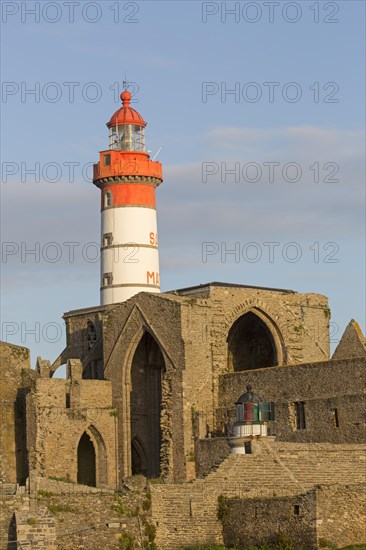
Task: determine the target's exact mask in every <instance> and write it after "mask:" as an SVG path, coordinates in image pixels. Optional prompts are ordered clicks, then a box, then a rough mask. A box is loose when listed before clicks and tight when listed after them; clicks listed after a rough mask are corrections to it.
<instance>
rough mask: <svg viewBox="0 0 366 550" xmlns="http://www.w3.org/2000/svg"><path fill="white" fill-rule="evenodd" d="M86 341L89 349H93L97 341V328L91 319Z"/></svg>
mask: <svg viewBox="0 0 366 550" xmlns="http://www.w3.org/2000/svg"><path fill="white" fill-rule="evenodd" d="M86 341H87V347H88V351H89V350H91V349H92V347H93V346H94V344H95V342H96V341H97V331H96V330H95V325H94V323H92V322H91V321H88V326H87V329H86Z"/></svg>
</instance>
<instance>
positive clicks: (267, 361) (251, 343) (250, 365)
mask: <svg viewBox="0 0 366 550" xmlns="http://www.w3.org/2000/svg"><path fill="white" fill-rule="evenodd" d="M227 343H228V370H229V371H231V372H232V371H234V372H238V371H243V370H252V369H261V368H266V367H272V366H275V365H277V364H278V353H277V349H276V345H275V341H274V338H273V335H272V333H271V330H270V329H269V327H268V325H267V324H266V322H265V321H264V320H263V319H262V318H261V317H259V316H258V315H256V314H255V313H254V312H253V311H248V312H247V313H245V314H244V315H242V316H241V317H239V319H237V320H236V321H235V323H234V324H233V326H232V327H231V329H230V331H229V335H228V338H227Z"/></svg>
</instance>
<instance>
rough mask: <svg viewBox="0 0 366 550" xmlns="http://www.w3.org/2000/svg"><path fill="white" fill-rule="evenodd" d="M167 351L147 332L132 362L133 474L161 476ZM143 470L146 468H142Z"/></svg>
mask: <svg viewBox="0 0 366 550" xmlns="http://www.w3.org/2000/svg"><path fill="white" fill-rule="evenodd" d="M164 371H165V362H164V358H163V354H162V352H161V350H160V347H159V345H158V344H157V342H156V340H155V339H154V337H153V336H152V335H151V334H150V333H149V332H145V333H144V334H143V336H142V338H141V340H140V342H139V344H138V346H137V348H136V351H135V353H134V356H133V359H132V364H131V393H130V419H131V467H132V474H135V473H136V474H137V473H144V474H145V475H146V476H147V477H159V476H160V473H161V472H160V459H161V444H162V433H161V425H160V416H161V405H162V376H163V373H164ZM141 469H143V471H141Z"/></svg>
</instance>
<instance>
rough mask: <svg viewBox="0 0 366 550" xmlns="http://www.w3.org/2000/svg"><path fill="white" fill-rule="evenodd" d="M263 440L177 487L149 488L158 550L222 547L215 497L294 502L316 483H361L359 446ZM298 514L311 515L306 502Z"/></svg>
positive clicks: (362, 464) (362, 463)
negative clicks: (289, 498) (186, 546)
mask: <svg viewBox="0 0 366 550" xmlns="http://www.w3.org/2000/svg"><path fill="white" fill-rule="evenodd" d="M265 439H266V438H259V439H256V441H255V443H254V444H253V449H254V454H249V455H229V456H228V457H227V458H226V459H225V460H224V461H223V462H222V464H221V465H220V467H219V468H218V469H217V470H215V471H213V472H212V473H210V474H209V475H207V476H206V477H205V478H204V479H198V480H196V481H194V482H191V483H185V484H181V485H172V484H169V485H152V487H151V490H152V519H153V521H154V523H155V524H156V526H157V544H158V547H159V548H160V549H161V550H175V549H178V548H180V547H181V546H184V545H190V544H192V545H193V544H204V543H222V542H223V532H222V525H221V522H219V521H218V517H217V513H218V498H219V497H221V496H223V497H227V498H240V499H270V500H274V499H278V498H282V497H286V498H287V497H294V500H296V499H295V497H296V498H297V497H298V496H299V495H306V494H307V493H309V491H311V490H313V489H314V487H315V486H316V485H321V486H322V487H323V486H327V487H330V486H331V485H334V484H339V485H345V484H347V485H348V486H349V487H351V486H353V487H355V486H356V485H357V486H358V485H359V484H361V483H362V484H364V483H365V450H366V446H365V445H363V446H359V445H330V444H295V443H281V442H278V443H276V442H273V441H272V442H271V441H265ZM304 498H305V500H304V503H305V504H306V497H304ZM309 498H310V497H309ZM300 500H301V499H300ZM288 502H289V503H290V504H291V505H292V504H293V505H295V504H298V505H300V513H301V501H300V502H292V501H290V500H289V501H288ZM308 502H310V501H308ZM305 504H304V506H305ZM335 505H336V504H335ZM271 506H272V505H270V508H271ZM280 508H281V506H280ZM252 509H253V508H252ZM289 509H290V508H289ZM306 510H307V511H306ZM304 511H306V515H307V517H310V516H311V514H312V512H311V507H309V506H308V505H307V504H306V506H305V508H304ZM278 514H280V511H278ZM313 520H315V513H314V514H313ZM291 522H292V515H291ZM291 522H290V523H291ZM300 522H301V520H300ZM263 525H264V524H263ZM302 527H304V525H302Z"/></svg>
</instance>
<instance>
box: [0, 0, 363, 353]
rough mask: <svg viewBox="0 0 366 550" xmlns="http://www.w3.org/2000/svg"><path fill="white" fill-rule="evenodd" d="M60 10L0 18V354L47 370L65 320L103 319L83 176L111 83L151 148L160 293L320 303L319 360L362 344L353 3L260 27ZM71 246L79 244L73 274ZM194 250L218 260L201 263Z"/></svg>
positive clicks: (313, 8) (359, 40) (250, 5)
mask: <svg viewBox="0 0 366 550" xmlns="http://www.w3.org/2000/svg"><path fill="white" fill-rule="evenodd" d="M55 4H56V6H55ZM74 4H75V5H74V9H75V12H74V21H73V22H71V21H70V14H69V9H70V8H69V7H68V5H67V3H65V2H62V1H59V2H26V3H24V2H3V3H2V10H3V11H2V21H3V23H2V74H1V76H2V81H3V88H2V103H1V110H2V127H1V131H2V150H1V154H2V184H1V195H2V240H3V265H2V338H3V339H7V340H8V341H11V342H13V343H18V344H21V345H25V346H27V347H29V348H30V349H31V352H32V362H33V363H34V360H35V358H36V356H37V355H42V356H43V357H45V358H49V359H51V360H54V359H55V358H56V357H57V355H58V354H59V353H60V351H62V349H63V347H64V343H65V336H64V327H63V322H62V319H61V316H62V314H63V312H65V311H68V310H70V309H76V308H80V307H87V306H92V305H97V304H98V303H99V264H98V261H95V262H93V261H92V259H93V257H94V256H95V251H96V249H95V246H94V245H93V244H88V243H98V242H99V224H100V212H99V204H100V203H99V192H98V190H97V189H96V188H95V187H94V186H93V185H92V183H91V182H90V181H88V174H90V171H89V170H88V169H87V168H86V166H87V164H88V163H92V162H96V161H97V160H98V151H100V150H102V149H104V148H107V146H108V136H107V129H106V126H105V123H106V122H107V120H108V119H109V118H110V116H111V115H112V113H113V112H114V111H115V110H116V109H117V108H118V106H119V102H116V88H117V86H116V84H115V83H118V82H119V83H121V82H122V80H123V79H124V75H125V73H126V75H127V79H128V80H129V81H131V82H134V83H136V85H137V86H138V89H137V88H136V85H135V86H134V87H133V88H131V90H132V91H133V90H137V91H136V93H135V96H134V97H135V99H136V100H137V101H136V103H135V108H137V109H138V110H139V111H140V112H141V114H142V115H143V117H144V118H145V120H147V121H148V127H147V131H146V134H147V143H148V148H149V149H151V150H152V151H153V153H155V152H156V151H157V150H158V148H159V147H161V148H162V150H161V152H160V154H159V157H158V158H159V160H160V161H161V162H162V163H163V167H164V174H165V180H164V183H163V184H162V185H161V187H160V188H159V189H158V191H157V198H158V224H159V246H160V264H161V266H160V271H161V282H162V290H170V289H173V288H181V287H184V286H190V285H194V284H199V283H204V282H208V281H215V280H218V281H226V282H235V283H242V284H253V285H259V286H270V287H280V288H292V289H294V290H297V291H300V292H319V293H321V294H325V295H327V296H328V297H329V300H330V307H331V310H332V323H333V325H332V332H333V340H334V342H333V347H334V345H335V344H336V341H337V339H339V337H340V335H341V334H342V332H343V330H344V328H345V326H346V325H347V323H348V322H349V320H350V319H351V318H355V319H356V320H357V321H359V322H360V324H361V325H362V326H363V327H364V290H363V288H364V275H365V269H364V248H365V247H364V244H365V243H364V229H365V227H364V222H365V218H364V183H363V182H364V161H363V150H364V94H365V90H364V68H363V67H364V63H365V59H364V43H365V35H364V22H365V13H364V11H365V4H364V2H362V1H359V2H358V1H341V2H306V1H301V2H274V3H273V2H272V3H270V4H271V6H272V8H271V9H273V10H274V18H273V22H270V13H269V10H270V6H269V5H268V2H267V3H265V2H226V3H222V2H199V1H186V2H179V1H174V2H155V1H146V2H116V1H114V2H113V1H109V0H107V1H103V2H85V1H81V2H75V3H74ZM24 6H25V7H24ZM236 7H237V9H238V10H239V11H237V12H236V14H233V15H229V14H228V13H226V15H225V10H226V11H228V10H232V9H236ZM32 9H33V10H34V9H35V10H36V16H37V18H38V17H39V21H38V20H37V21H35V16H34V15H32V14H31V13H30V11H29V10H32ZM27 10H28V11H27ZM37 10H39V16H38V13H37ZM117 10H119V12H118V13H117ZM211 12H214V13H212V14H211ZM215 12H217V13H215ZM117 15H118V18H119V22H115V21H114V18H115V17H117ZM225 17H226V19H225ZM317 18H318V19H319V22H315V19H317ZM57 19H58V20H57ZM93 19H98V20H97V21H96V22H94V23H93V22H91V21H92V20H93ZM123 19H125V20H124V21H123ZM131 19H134V20H135V21H136V22H130V20H131ZM255 19H258V20H257V21H256V22H254V21H253V20H255ZM296 19H298V20H297V21H296V22H290V21H291V20H296ZM52 20H55V22H54V23H52V22H51V21H52ZM204 20H206V22H204ZM250 21H252V22H250ZM67 83H69V84H67ZM208 83H209V84H208ZM269 83H273V84H272V85H270V84H269ZM271 86H272V90H273V94H274V95H273V98H270V97H269V90H270V88H271ZM31 89H35V90H36V93H35V94H33V95H32V94H30V93H27V91H29V90H31ZM72 89H73V90H74V96H73V98H72V95H70V94H71V92H70V90H72ZM230 90H236V94H233V93H231V94H230V93H229V92H230ZM210 91H211V94H210V93H209V92H210ZM225 92H226V93H225ZM256 95H257V99H258V100H257V101H254V98H255V96H256ZM296 98H297V99H298V100H297V101H295V99H296ZM54 99H58V100H57V101H56V100H55V101H54ZM71 99H72V101H71ZM94 99H95V100H94ZM270 99H272V100H270ZM36 163H39V164H38V167H39V168H38V169H37V170H38V171H39V173H40V177H39V180H40V181H37V182H35V176H34V175H32V174H30V173H27V170H31V169H32V168H34V167H35V165H36ZM70 163H76V164H74V170H75V172H74V178H73V179H74V181H70V177H69V175H70V166H71V165H70ZM208 163H209V164H208ZM268 163H276V165H275V168H274V169H276V172H275V177H274V181H269V172H268V171H269V168H268ZM289 163H290V165H289V166H288V164H289ZM286 166H287V168H286ZM84 167H85V168H84ZM225 167H226V169H228V170H230V169H231V170H232V169H234V168H235V169H236V170H239V172H238V174H239V175H238V179H239V181H235V178H234V176H230V175H228V174H226V176H225V173H224V169H225ZM209 170H211V171H214V172H217V173H216V174H213V175H211V174H208V172H207V171H209ZM258 170H259V171H258ZM286 170H288V171H286ZM317 171H318V174H317V177H318V180H319V181H316V172H317ZM11 172H14V173H13V174H12V173H11ZM203 174H206V181H203V179H204V178H203ZM283 174H285V176H286V175H287V180H289V181H286V179H284V176H283ZM332 174H333V176H332ZM297 175H298V176H299V178H298V179H299V180H298V181H295V180H296V179H297V178H296V176H297ZM84 176H85V177H84ZM256 176H258V178H257V177H256ZM52 179H57V181H54V182H52V181H51V180H52ZM329 179H330V180H332V179H333V180H334V179H335V180H339V181H335V182H334V181H333V182H332V181H330V182H329ZM22 180H24V181H22ZM68 242H74V243H80V244H78V245H77V246H76V245H75V246H76V248H75V258H74V261H72V262H71V261H70V249H69V248H68V247H67V245H65V244H64V243H68ZM4 243H5V244H4ZM9 243H13V244H9ZM36 243H39V244H36ZM50 243H56V245H55V246H54V245H52V244H50ZM203 243H214V244H210V245H207V244H206V245H205V244H203ZM253 243H254V244H253ZM265 243H274V244H272V246H273V247H274V248H273V251H274V253H273V254H274V255H273V258H272V260H273V261H270V257H269V247H270V245H268V244H265ZM292 243H296V244H292ZM4 246H5V248H4ZM37 247H38V248H37ZM210 247H211V248H210ZM30 249H36V250H39V258H38V257H37V256H35V255H33V256H32V255H30V254H28V255H25V254H24V252H25V250H30ZM203 249H204V250H208V249H209V250H212V251H214V252H215V251H216V252H215V253H212V254H211V255H208V256H207V257H206V261H205V262H204V261H203V259H202V250H203ZM231 249H235V250H239V254H240V256H239V257H236V256H234V255H229V254H227V255H226V256H225V250H226V251H228V250H231ZM4 250H5V252H8V254H7V255H6V254H5V257H4ZM22 251H23V255H22ZM222 252H223V254H224V255H223V257H222V256H221V253H222ZM56 253H57V254H59V255H60V253H61V256H60V258H59V259H58V260H57V261H50V259H51V260H52V259H53V258H54V257H55V254H56ZM256 254H258V258H257V261H254V258H255V255H256ZM297 257H298V258H299V259H298V261H293V259H294V258H297ZM45 258H46V259H45ZM47 258H48V260H49V261H47ZM88 258H89V260H88ZM36 260H37V261H36ZM38 260H39V261H38ZM222 260H223V261H222ZM236 260H237V261H236ZM32 331H33V332H32ZM12 333H13V334H12Z"/></svg>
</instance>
